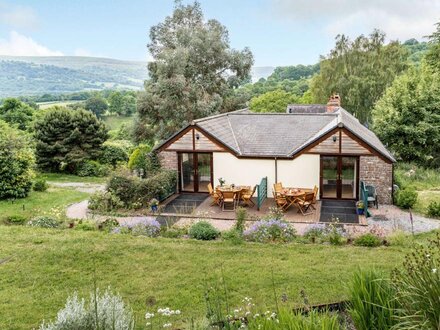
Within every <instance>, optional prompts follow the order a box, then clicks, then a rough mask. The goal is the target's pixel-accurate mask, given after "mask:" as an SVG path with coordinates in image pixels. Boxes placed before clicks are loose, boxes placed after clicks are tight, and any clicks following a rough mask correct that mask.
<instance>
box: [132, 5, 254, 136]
mask: <svg viewBox="0 0 440 330" xmlns="http://www.w3.org/2000/svg"><path fill="white" fill-rule="evenodd" d="M150 39H151V41H150V43H149V44H148V50H149V51H150V53H151V55H152V57H153V61H152V62H150V63H149V64H148V71H149V76H150V80H149V81H147V82H146V86H145V92H144V93H143V94H142V95H141V97H140V98H139V100H138V113H139V120H138V121H137V124H138V127H137V128H136V131H137V134H138V136H137V137H138V139H140V140H142V139H148V138H153V137H155V138H159V139H160V138H165V137H168V136H169V135H170V134H171V133H174V132H176V131H177V130H178V129H180V128H182V127H183V126H184V125H186V124H188V123H190V122H191V121H192V120H193V119H196V118H200V117H204V116H208V115H211V114H215V113H218V112H219V111H220V110H221V108H222V105H223V101H224V97H225V95H227V94H228V91H230V90H231V88H232V86H231V84H234V83H233V82H234V81H235V82H236V81H237V80H238V81H244V80H245V79H247V78H248V77H249V74H250V69H251V67H252V64H253V56H252V53H251V52H250V50H249V49H248V48H245V49H243V50H242V51H237V50H235V49H231V48H230V45H229V38H228V31H227V29H226V28H225V27H224V26H223V25H221V24H220V23H219V22H218V21H216V20H212V19H211V20H205V19H204V17H203V13H202V10H201V8H200V5H199V3H198V2H194V4H192V5H186V6H185V5H182V4H181V2H180V1H176V4H175V8H174V12H173V14H172V15H171V16H168V17H166V18H165V20H164V21H163V22H162V23H160V24H158V25H156V26H153V27H152V28H151V30H150ZM228 77H229V79H228ZM232 77H235V78H234V79H233V78H232ZM229 82H231V84H229Z"/></svg>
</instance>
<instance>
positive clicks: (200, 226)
mask: <svg viewBox="0 0 440 330" xmlns="http://www.w3.org/2000/svg"><path fill="white" fill-rule="evenodd" d="M219 236H220V232H219V231H218V230H217V229H215V228H214V226H213V225H211V224H210V223H209V222H207V221H199V222H196V223H195V224H193V225H192V226H191V228H190V229H189V237H191V238H195V239H198V240H203V241H209V240H213V239H216V238H217V237H219Z"/></svg>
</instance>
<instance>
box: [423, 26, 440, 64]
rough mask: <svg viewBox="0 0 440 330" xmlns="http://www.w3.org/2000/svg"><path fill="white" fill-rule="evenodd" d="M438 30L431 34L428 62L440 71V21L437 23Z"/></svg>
mask: <svg viewBox="0 0 440 330" xmlns="http://www.w3.org/2000/svg"><path fill="white" fill-rule="evenodd" d="M436 26H437V29H436V31H435V32H434V33H433V34H431V35H430V36H429V44H430V47H429V50H428V54H427V55H426V62H427V63H428V64H429V66H430V67H431V68H432V69H434V70H435V71H440V22H438V23H437V24H436Z"/></svg>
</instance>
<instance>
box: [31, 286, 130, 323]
mask: <svg viewBox="0 0 440 330" xmlns="http://www.w3.org/2000/svg"><path fill="white" fill-rule="evenodd" d="M79 329H113V330H131V329H134V319H133V315H132V312H131V310H130V309H129V308H128V307H127V306H125V304H124V302H123V301H122V298H121V297H120V296H119V295H114V294H112V292H111V291H110V289H107V290H106V291H105V292H104V293H100V292H99V290H98V289H97V290H96V292H92V293H91V294H90V302H89V303H88V304H86V301H85V299H84V298H82V299H79V298H78V295H77V293H76V292H75V293H74V294H73V296H70V297H69V298H67V302H66V305H65V306H64V308H63V309H61V310H60V311H59V312H58V314H57V318H56V319H55V321H53V322H52V323H48V324H46V323H45V322H43V324H42V325H41V326H40V328H39V330H79Z"/></svg>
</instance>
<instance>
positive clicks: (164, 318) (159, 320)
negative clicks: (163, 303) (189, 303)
mask: <svg viewBox="0 0 440 330" xmlns="http://www.w3.org/2000/svg"><path fill="white" fill-rule="evenodd" d="M180 314H181V312H180V310H178V309H176V310H172V309H170V308H169V307H165V308H158V309H157V314H156V315H155V314H154V313H151V312H148V311H147V312H146V313H145V320H147V323H146V326H147V328H149V329H153V324H154V323H155V324H157V325H159V324H161V328H171V327H172V326H173V324H172V323H171V318H172V317H173V316H176V315H180Z"/></svg>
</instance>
